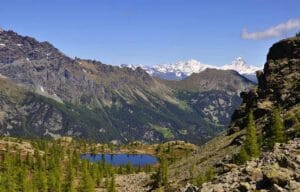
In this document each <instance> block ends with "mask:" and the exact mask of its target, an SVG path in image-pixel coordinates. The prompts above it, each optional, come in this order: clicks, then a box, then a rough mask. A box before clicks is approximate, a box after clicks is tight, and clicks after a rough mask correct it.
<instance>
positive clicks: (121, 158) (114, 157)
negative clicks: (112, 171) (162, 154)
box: [80, 153, 157, 166]
mask: <svg viewBox="0 0 300 192" xmlns="http://www.w3.org/2000/svg"><path fill="white" fill-rule="evenodd" d="M80 157H81V159H87V160H89V161H91V162H99V161H103V162H105V163H109V164H111V165H114V166H121V165H127V164H129V163H130V164H131V165H133V166H145V165H154V164H156V163H157V158H156V157H154V156H152V155H149V154H126V153H125V154H124V153H123V154H90V153H87V154H82V155H81V156H80Z"/></svg>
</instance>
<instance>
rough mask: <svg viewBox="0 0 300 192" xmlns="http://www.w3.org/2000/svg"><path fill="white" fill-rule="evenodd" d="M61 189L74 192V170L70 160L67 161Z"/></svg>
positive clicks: (65, 191)
mask: <svg viewBox="0 0 300 192" xmlns="http://www.w3.org/2000/svg"><path fill="white" fill-rule="evenodd" d="M63 191H64V192H74V191H75V189H74V170H73V167H72V162H69V163H68V167H67V173H66V177H65V184H64V188H63Z"/></svg>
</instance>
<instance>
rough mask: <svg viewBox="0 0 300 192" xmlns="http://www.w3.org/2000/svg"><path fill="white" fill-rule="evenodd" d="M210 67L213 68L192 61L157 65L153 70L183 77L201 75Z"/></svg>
mask: <svg viewBox="0 0 300 192" xmlns="http://www.w3.org/2000/svg"><path fill="white" fill-rule="evenodd" d="M209 67H212V66H209V65H206V64H203V63H201V62H199V61H197V60H195V59H190V60H188V61H179V62H177V63H174V64H162V65H156V66H154V67H153V68H154V69H156V70H157V71H158V72H162V73H166V72H172V73H177V74H178V75H177V76H181V75H180V74H182V75H185V76H189V75H191V74H192V73H199V72H201V71H203V70H205V69H206V68H209Z"/></svg>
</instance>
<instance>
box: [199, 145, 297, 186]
mask: <svg viewBox="0 0 300 192" xmlns="http://www.w3.org/2000/svg"><path fill="white" fill-rule="evenodd" d="M299 152H300V139H295V140H292V141H289V142H288V143H287V144H276V145H275V147H274V150H273V151H272V152H266V153H264V154H263V155H262V157H261V158H259V159H256V160H252V161H248V162H247V163H246V164H245V165H243V166H239V167H234V168H232V169H231V170H230V171H228V172H226V173H224V174H222V175H219V176H218V177H217V178H216V179H214V180H213V181H211V182H208V183H205V184H203V185H202V186H201V187H200V189H199V190H197V191H199V192H200V191H201V192H208V191H220V192H221V191H228V192H229V191H255V190H265V191H295V192H296V191H300V153H299ZM194 191H196V190H194Z"/></svg>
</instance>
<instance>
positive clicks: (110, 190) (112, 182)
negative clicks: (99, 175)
mask: <svg viewBox="0 0 300 192" xmlns="http://www.w3.org/2000/svg"><path fill="white" fill-rule="evenodd" d="M116 191H117V190H116V178H115V174H114V173H112V175H111V180H110V184H109V188H108V192H116Z"/></svg>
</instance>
